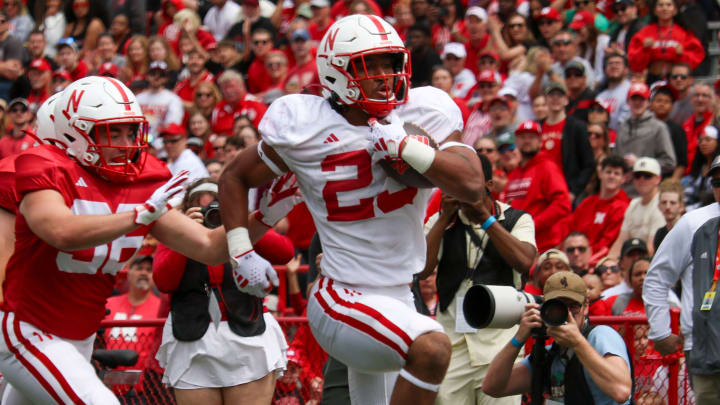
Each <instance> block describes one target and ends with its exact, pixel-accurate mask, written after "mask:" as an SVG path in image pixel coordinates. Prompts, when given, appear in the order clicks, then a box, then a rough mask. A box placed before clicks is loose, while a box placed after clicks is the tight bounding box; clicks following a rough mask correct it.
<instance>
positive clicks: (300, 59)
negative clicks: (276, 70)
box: [282, 28, 320, 94]
mask: <svg viewBox="0 0 720 405" xmlns="http://www.w3.org/2000/svg"><path fill="white" fill-rule="evenodd" d="M312 49H313V47H312V41H311V40H310V33H309V32H308V30H306V29H304V28H298V29H296V30H295V31H293V32H292V34H291V35H290V50H292V56H293V59H294V60H295V66H293V67H292V68H291V69H290V71H289V72H288V73H287V77H286V78H285V82H284V83H283V85H282V87H283V91H284V92H285V94H295V93H301V92H303V91H305V90H311V91H312V92H313V94H316V93H317V91H318V89H317V88H311V87H315V86H319V85H320V78H319V77H318V72H317V64H316V63H315V58H314V57H313V54H312Z"/></svg>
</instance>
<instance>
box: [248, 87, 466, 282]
mask: <svg viewBox="0 0 720 405" xmlns="http://www.w3.org/2000/svg"><path fill="white" fill-rule="evenodd" d="M393 114H394V115H395V117H393V120H394V119H396V117H397V118H399V119H400V120H403V121H406V122H412V123H414V124H416V125H418V126H420V127H422V128H424V129H425V130H426V131H427V132H428V133H429V134H431V135H432V136H433V138H434V139H435V141H436V142H437V143H441V142H442V141H444V140H445V139H446V138H447V137H448V136H449V135H450V134H451V133H453V132H454V131H456V130H462V125H463V121H462V115H461V113H460V110H459V108H458V107H457V105H456V104H455V103H454V102H453V101H452V99H451V98H450V97H449V96H448V95H447V93H445V92H443V91H441V90H439V89H436V88H433V87H423V88H416V89H412V90H410V94H409V102H408V103H407V104H405V105H403V106H400V107H398V108H397V109H395V111H393ZM260 132H261V133H262V139H263V142H265V143H267V144H268V145H269V146H271V147H272V148H273V149H275V151H276V152H277V153H278V154H279V155H280V157H281V158H282V159H283V161H284V162H285V164H286V165H287V166H288V168H289V169H290V170H292V171H293V172H295V175H296V177H297V180H298V184H299V186H300V190H301V191H302V194H303V198H304V200H305V203H306V204H307V207H308V209H309V211H310V213H311V214H312V216H313V220H314V221H315V226H316V227H317V231H318V233H319V235H320V239H321V240H322V245H323V260H322V270H323V274H324V275H325V276H327V277H329V278H331V279H333V280H336V281H339V282H342V283H344V284H349V285H372V286H376V287H385V286H397V285H403V284H408V283H410V282H411V281H412V275H413V274H415V273H417V272H420V271H422V269H423V267H424V266H425V236H424V233H423V218H424V216H425V208H426V205H427V200H428V198H429V196H430V193H431V190H430V189H420V190H418V189H415V188H407V187H405V186H403V185H402V184H400V183H398V182H396V181H394V180H393V179H391V178H390V177H388V176H387V174H386V173H385V171H384V170H383V169H382V167H381V166H380V165H379V164H376V162H375V161H373V159H372V151H371V145H370V140H371V136H370V128H369V127H367V126H354V125H351V124H350V123H348V122H347V120H345V118H344V117H343V116H341V115H340V114H338V113H337V112H336V111H335V110H333V109H332V107H331V106H330V103H329V102H328V101H327V100H325V99H324V98H321V97H317V96H312V95H304V94H293V95H288V96H284V97H281V98H279V99H278V100H276V101H275V102H273V103H272V104H271V105H270V108H269V109H268V110H267V112H266V113H265V116H264V117H263V119H262V121H261V122H260ZM261 156H262V154H261ZM263 159H264V160H265V161H266V162H268V159H267V158H266V157H264V156H263ZM269 166H270V167H273V166H274V165H273V164H272V163H270V164H269ZM278 174H279V173H278Z"/></svg>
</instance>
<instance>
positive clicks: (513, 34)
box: [488, 12, 535, 65]
mask: <svg viewBox="0 0 720 405" xmlns="http://www.w3.org/2000/svg"><path fill="white" fill-rule="evenodd" d="M488 28H489V31H490V35H491V36H492V40H493V43H494V44H495V48H496V49H497V52H498V55H499V56H500V60H501V61H502V64H503V65H507V64H510V63H511V61H512V60H513V59H515V58H517V57H518V56H521V55H525V54H526V53H527V51H528V50H530V48H532V47H533V46H534V45H535V38H533V35H532V32H531V31H530V29H529V28H528V26H527V20H526V19H525V17H523V16H522V15H520V14H517V13H516V12H513V13H512V14H510V15H509V16H508V18H507V20H506V23H505V24H504V25H503V23H502V22H501V21H500V19H498V18H497V16H495V15H491V16H490V17H489V19H488Z"/></svg>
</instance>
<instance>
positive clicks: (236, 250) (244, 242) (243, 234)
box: [226, 227, 253, 257]
mask: <svg viewBox="0 0 720 405" xmlns="http://www.w3.org/2000/svg"><path fill="white" fill-rule="evenodd" d="M226 238H227V242H228V250H230V257H235V256H238V255H240V254H243V253H245V252H248V251H250V250H252V249H253V246H252V242H250V233H249V232H248V230H247V228H243V227H237V228H233V229H231V230H229V231H227V234H226Z"/></svg>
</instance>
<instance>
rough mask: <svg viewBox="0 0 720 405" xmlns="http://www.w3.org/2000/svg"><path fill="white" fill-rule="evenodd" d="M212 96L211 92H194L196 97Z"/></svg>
mask: <svg viewBox="0 0 720 405" xmlns="http://www.w3.org/2000/svg"><path fill="white" fill-rule="evenodd" d="M212 96H213V94H212V93H196V94H195V97H196V98H201V97H212Z"/></svg>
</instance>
